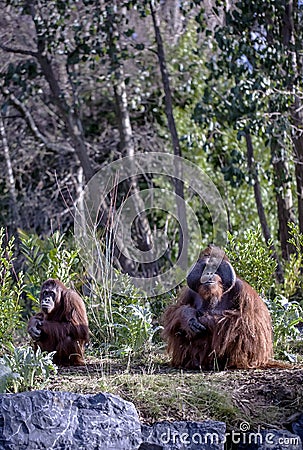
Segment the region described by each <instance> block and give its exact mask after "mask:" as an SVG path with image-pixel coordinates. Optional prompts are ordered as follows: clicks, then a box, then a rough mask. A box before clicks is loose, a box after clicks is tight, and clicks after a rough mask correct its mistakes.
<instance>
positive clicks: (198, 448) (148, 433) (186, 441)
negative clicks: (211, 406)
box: [140, 420, 226, 450]
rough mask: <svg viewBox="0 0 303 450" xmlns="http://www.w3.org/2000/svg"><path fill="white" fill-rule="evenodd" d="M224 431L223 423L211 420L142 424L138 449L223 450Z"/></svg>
mask: <svg viewBox="0 0 303 450" xmlns="http://www.w3.org/2000/svg"><path fill="white" fill-rule="evenodd" d="M225 431H226V426H225V423H223V422H215V421H213V420H206V421H204V422H172V423H171V422H157V423H155V424H154V425H153V426H152V427H148V426H145V425H143V426H142V439H143V444H141V447H140V450H183V449H186V450H223V449H224V442H225Z"/></svg>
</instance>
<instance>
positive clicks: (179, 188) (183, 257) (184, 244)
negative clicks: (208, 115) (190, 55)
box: [149, 1, 188, 270]
mask: <svg viewBox="0 0 303 450" xmlns="http://www.w3.org/2000/svg"><path fill="white" fill-rule="evenodd" d="M149 5H150V11H151V15H152V19H153V25H154V30H155V37H156V43H157V54H158V60H159V66H160V71H161V77H162V83H163V88H164V94H165V114H166V118H167V123H168V128H169V131H170V134H171V138H172V145H173V150H174V154H175V155H176V156H179V157H181V156H182V152H181V148H180V141H179V137H178V133H177V128H176V123H175V119H174V114H173V106H172V104H173V102H172V94H171V89H170V83H169V76H168V70H167V67H166V59H165V52H164V46H163V40H162V35H161V31H160V26H159V19H158V17H157V14H156V11H155V9H154V6H153V1H150V2H149ZM174 185H175V196H176V204H177V211H178V219H179V252H178V265H179V266H180V267H181V268H182V269H184V270H187V268H188V241H187V240H188V225H187V217H186V207H185V203H184V183H183V173H182V165H181V164H180V163H179V161H178V159H176V163H175V180H174Z"/></svg>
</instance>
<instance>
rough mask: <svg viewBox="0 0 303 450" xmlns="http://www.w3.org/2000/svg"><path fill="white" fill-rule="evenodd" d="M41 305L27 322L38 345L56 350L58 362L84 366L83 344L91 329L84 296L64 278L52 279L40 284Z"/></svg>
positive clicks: (47, 350) (51, 350) (49, 349)
mask: <svg viewBox="0 0 303 450" xmlns="http://www.w3.org/2000/svg"><path fill="white" fill-rule="evenodd" d="M40 307H41V310H40V311H39V312H38V313H37V314H36V315H35V316H33V317H31V318H30V320H29V323H28V332H29V334H30V336H31V337H32V339H33V340H34V343H35V348H37V347H40V348H41V350H42V351H46V352H53V351H56V353H55V355H54V362H55V363H57V364H59V365H64V366H77V365H84V359H83V357H84V346H85V343H86V342H88V338H89V330H88V320H87V315H86V310H85V305H84V302H83V300H82V298H81V297H80V296H79V295H78V294H77V292H75V291H73V290H72V289H67V288H66V287H65V286H64V284H63V283H62V282H61V281H59V280H55V279H52V278H51V279H49V280H47V281H45V282H44V283H43V285H42V287H41V292H40Z"/></svg>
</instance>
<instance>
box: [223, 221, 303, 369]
mask: <svg viewBox="0 0 303 450" xmlns="http://www.w3.org/2000/svg"><path fill="white" fill-rule="evenodd" d="M290 230H291V234H292V238H291V242H292V243H293V245H294V247H295V249H296V251H297V254H296V255H292V256H291V259H290V261H289V262H286V263H285V281H284V284H282V285H279V284H278V283H277V282H276V280H275V276H274V271H275V265H276V263H275V261H274V260H273V259H272V258H271V256H270V254H271V251H270V249H269V247H267V246H266V244H265V243H264V240H263V238H262V234H261V230H260V228H258V229H256V230H248V231H247V232H246V234H245V236H244V239H243V240H241V241H236V239H235V238H234V237H232V236H229V243H228V246H227V254H228V256H229V258H230V260H231V263H232V264H233V266H234V267H235V269H236V272H237V273H238V274H239V275H240V276H241V277H242V278H243V279H245V280H246V281H247V282H248V283H250V284H251V285H252V286H253V287H254V288H255V289H256V291H257V292H259V293H260V294H261V296H262V297H263V299H264V301H265V303H266V304H267V306H268V309H269V311H270V314H271V318H272V327H273V336H274V352H275V356H276V357H278V358H285V357H286V358H287V359H289V360H290V361H294V360H296V355H295V354H293V352H292V347H293V343H294V342H295V341H296V339H297V338H298V336H299V334H300V332H299V329H298V327H297V325H298V324H299V323H300V322H302V321H303V319H302V317H303V310H302V307H301V305H300V304H299V303H298V302H295V301H291V300H290V296H291V295H292V294H294V293H295V292H296V290H297V289H298V287H299V286H300V285H301V283H302V276H301V266H302V260H303V257H302V253H301V246H302V244H303V237H302V235H300V233H299V230H298V227H297V226H295V225H290Z"/></svg>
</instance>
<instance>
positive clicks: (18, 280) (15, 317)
mask: <svg viewBox="0 0 303 450" xmlns="http://www.w3.org/2000/svg"><path fill="white" fill-rule="evenodd" d="M5 240H6V236H5V232H4V229H3V228H0V351H1V352H2V351H3V350H4V348H5V347H6V346H7V345H8V344H9V343H10V342H12V340H13V334H14V332H15V330H16V329H17V328H19V327H20V325H21V306H20V297H21V294H22V289H23V276H22V273H21V274H19V275H18V276H17V275H16V273H15V271H14V266H13V262H14V260H15V258H14V256H13V255H14V238H13V237H12V238H11V239H10V240H8V242H7V243H6V242H5Z"/></svg>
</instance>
